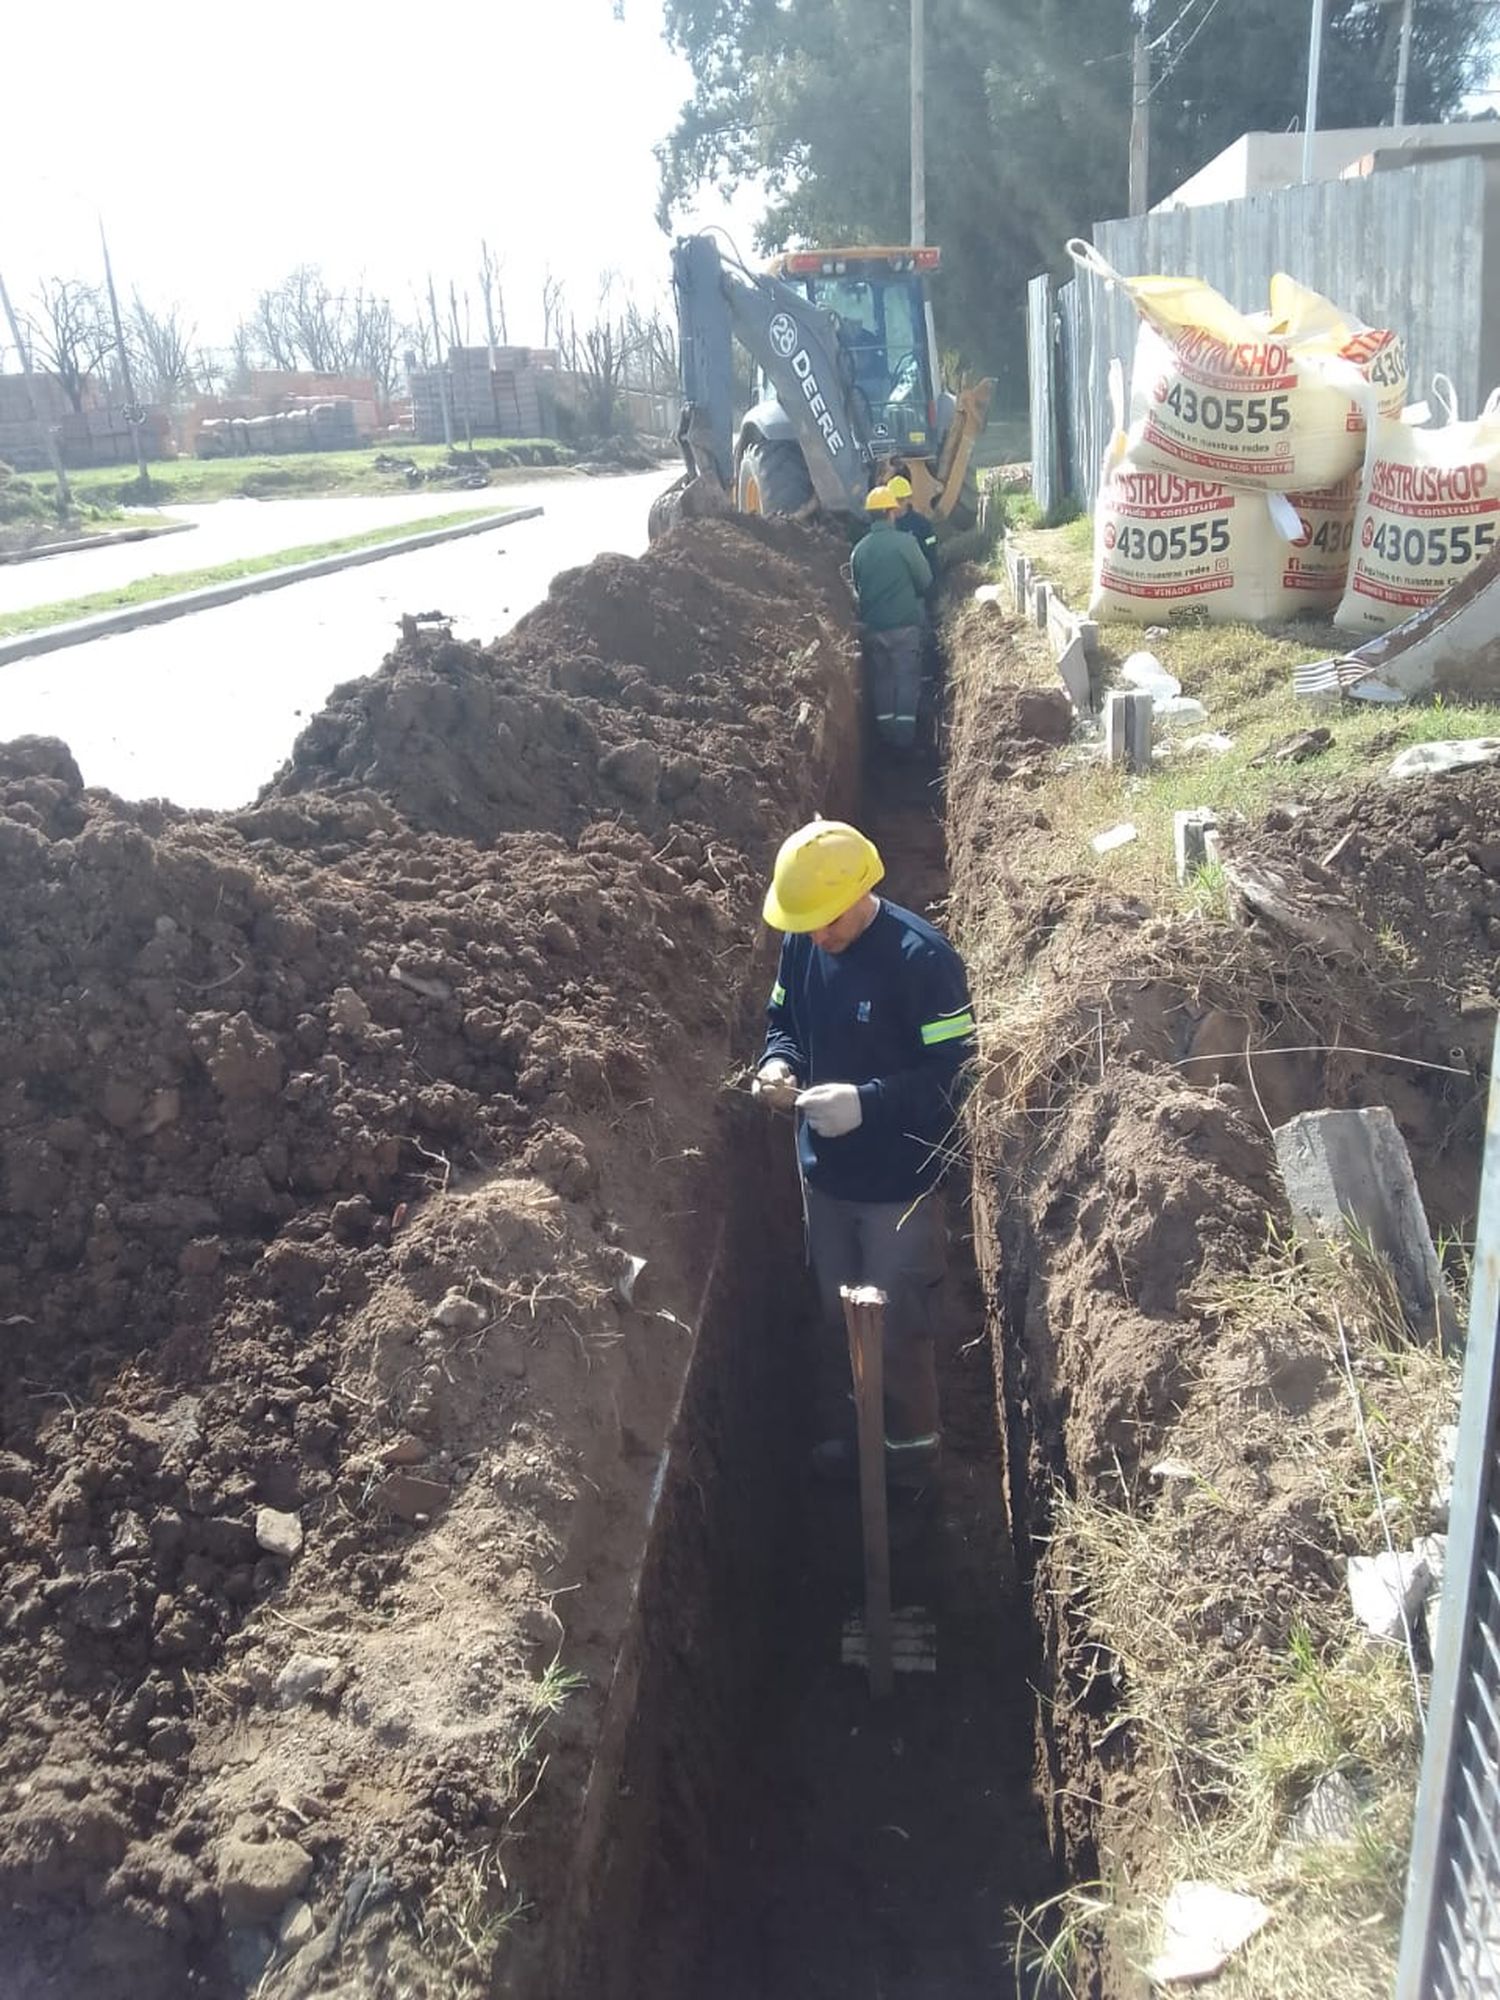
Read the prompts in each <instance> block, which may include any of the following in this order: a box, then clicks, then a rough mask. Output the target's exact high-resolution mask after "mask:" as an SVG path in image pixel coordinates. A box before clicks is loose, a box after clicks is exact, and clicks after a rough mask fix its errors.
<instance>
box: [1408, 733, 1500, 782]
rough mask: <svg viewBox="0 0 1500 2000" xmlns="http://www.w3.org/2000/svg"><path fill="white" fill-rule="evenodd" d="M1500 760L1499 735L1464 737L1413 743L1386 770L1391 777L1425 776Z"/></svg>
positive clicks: (1461, 769) (1462, 769)
mask: <svg viewBox="0 0 1500 2000" xmlns="http://www.w3.org/2000/svg"><path fill="white" fill-rule="evenodd" d="M1496 762H1500V736H1468V737H1463V738H1460V739H1458V740H1454V739H1451V738H1450V739H1445V740H1444V741H1443V742H1441V743H1413V744H1412V745H1411V746H1410V748H1409V749H1406V750H1403V751H1402V752H1401V755H1400V756H1399V757H1397V758H1396V759H1395V760H1394V761H1393V763H1392V764H1391V768H1390V770H1389V771H1388V772H1387V774H1386V775H1387V776H1388V777H1392V778H1428V777H1432V776H1433V775H1434V774H1435V773H1436V772H1438V771H1464V770H1467V769H1469V767H1470V766H1472V765H1474V764H1493V763H1496Z"/></svg>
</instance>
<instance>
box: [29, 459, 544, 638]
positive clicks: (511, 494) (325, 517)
mask: <svg viewBox="0 0 1500 2000" xmlns="http://www.w3.org/2000/svg"><path fill="white" fill-rule="evenodd" d="M582 484H583V480H582V478H581V477H580V476H579V475H577V474H573V473H562V474H556V473H555V474H553V475H552V477H551V478H545V477H543V478H532V479H525V480H517V481H515V482H514V483H511V482H510V481H508V480H501V481H499V482H498V483H497V484H496V485H494V486H484V487H479V488H477V489H476V490H475V491H473V492H468V491H459V492H448V493H445V492H441V491H439V492H430V491H422V492H414V493H391V494H384V493H372V494H355V495H345V496H344V497H343V498H339V497H338V496H334V497H333V498H330V499H322V500H218V501H214V502H213V503H211V504H206V505H204V506H201V507H169V508H167V509H166V510H165V511H166V513H167V515H168V517H169V518H170V519H171V520H174V521H191V522H192V523H193V526H192V530H191V532H190V533H188V534H185V535H162V536H159V537H156V538H155V539H153V540H151V541H149V542H122V543H120V544H119V545H118V546H116V547H114V548H106V549H78V550H76V551H75V552H74V553H72V554H70V555H59V556H39V557H38V558H37V559H36V560H35V561H34V562H26V563H6V564H3V565H0V613H4V612H7V611H27V610H29V609H30V608H31V606H32V605H34V604H61V603H62V602H63V601H64V600H65V599H67V598H73V597H84V596H87V595H88V594H89V593H90V592H91V591H95V590H118V589H120V588H121V587H122V586H123V585H125V584H127V583H134V582H136V581H137V580H138V579H139V578H140V577H143V576H178V575H180V574H181V573H182V571H183V570H188V569H209V568H212V566H213V565H214V564H215V563H229V562H238V561H241V560H242V559H243V558H244V557H246V556H268V555H275V554H277V553H279V551H281V550H282V549H305V548H309V547H311V546H312V545H313V544H314V543H316V542H336V541H340V540H342V538H343V537H344V536H345V535H362V534H365V533H366V532H367V531H368V530H369V529H371V528H386V527H394V526H398V525H400V524H402V523H404V522H408V521H409V522H411V523H412V525H413V527H414V528H418V527H420V526H421V525H422V524H423V523H424V522H426V521H430V520H432V519H433V518H434V516H436V515H439V514H459V513H467V512H470V511H472V512H473V513H476V514H489V513H496V514H498V513H499V512H500V511H501V509H502V508H505V507H545V506H546V505H547V504H548V502H549V501H550V500H551V499H552V498H553V496H554V495H556V494H558V493H563V492H568V491H570V490H571V489H572V488H574V487H576V486H580V485H582Z"/></svg>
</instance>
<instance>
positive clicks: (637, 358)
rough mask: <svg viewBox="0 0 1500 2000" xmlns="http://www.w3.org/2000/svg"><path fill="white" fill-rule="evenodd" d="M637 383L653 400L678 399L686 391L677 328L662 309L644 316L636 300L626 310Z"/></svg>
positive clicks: (654, 308) (626, 325)
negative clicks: (667, 397) (661, 397)
mask: <svg viewBox="0 0 1500 2000" xmlns="http://www.w3.org/2000/svg"><path fill="white" fill-rule="evenodd" d="M625 332H626V336H627V338H628V340H629V342H630V352H631V362H632V374H633V379H634V380H636V381H638V382H639V383H640V384H641V385H642V387H644V388H646V389H649V390H650V391H651V393H652V395H653V396H675V395H676V394H677V393H678V391H679V390H680V389H681V387H682V375H681V372H680V368H679V363H678V355H677V328H676V325H675V323H674V322H673V321H672V320H670V319H668V317H667V315H666V314H665V313H664V312H663V311H662V309H661V307H660V306H653V307H652V308H651V310H650V312H649V313H647V312H643V311H642V310H641V308H640V307H639V306H638V305H637V304H636V303H635V301H634V299H632V300H631V302H630V304H629V305H628V306H627V307H626V308H625Z"/></svg>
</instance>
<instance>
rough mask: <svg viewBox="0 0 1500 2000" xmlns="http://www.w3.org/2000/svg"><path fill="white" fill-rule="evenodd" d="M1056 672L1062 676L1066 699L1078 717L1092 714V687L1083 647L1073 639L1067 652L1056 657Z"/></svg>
mask: <svg viewBox="0 0 1500 2000" xmlns="http://www.w3.org/2000/svg"><path fill="white" fill-rule="evenodd" d="M1057 671H1058V672H1059V673H1060V674H1061V675H1062V684H1063V686H1064V687H1065V688H1066V689H1067V690H1068V699H1069V700H1070V701H1071V702H1072V704H1073V706H1074V707H1075V708H1076V709H1077V710H1078V713H1079V714H1080V715H1092V714H1093V712H1094V687H1093V682H1092V680H1091V679H1090V677H1089V663H1088V660H1087V658H1086V657H1085V655H1084V650H1083V646H1082V644H1081V643H1080V641H1078V640H1077V639H1075V640H1074V641H1073V643H1072V645H1071V646H1069V647H1068V648H1067V650H1066V651H1065V652H1063V653H1060V654H1059V655H1058V660H1057Z"/></svg>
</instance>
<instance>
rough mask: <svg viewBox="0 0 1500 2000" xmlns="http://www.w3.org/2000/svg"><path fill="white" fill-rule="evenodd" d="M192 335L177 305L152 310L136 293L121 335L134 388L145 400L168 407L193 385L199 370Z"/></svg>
mask: <svg viewBox="0 0 1500 2000" xmlns="http://www.w3.org/2000/svg"><path fill="white" fill-rule="evenodd" d="M196 337H197V328H196V327H194V326H189V325H187V324H185V322H184V320H183V317H182V308H181V306H179V305H173V306H169V307H168V309H167V310H166V311H165V312H164V313H155V312H152V310H151V309H150V307H149V306H148V305H147V304H146V303H145V301H144V300H143V299H142V297H141V295H140V293H139V292H137V293H136V295H135V301H134V303H133V304H132V306H131V308H130V318H129V322H128V324H127V326H126V329H125V338H126V340H127V341H128V342H129V344H130V348H131V362H132V366H133V367H134V370H135V377H136V387H137V389H138V390H139V391H140V394H141V397H142V399H143V400H144V401H145V402H147V403H165V404H167V405H169V406H170V405H172V404H174V403H179V402H181V401H183V400H184V398H185V397H187V396H188V395H190V394H191V393H192V392H193V391H194V390H195V389H196V388H197V386H198V379H199V369H198V366H197V365H196V363H195V362H194V359H193V342H194V340H195V339H196Z"/></svg>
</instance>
